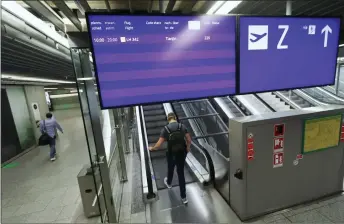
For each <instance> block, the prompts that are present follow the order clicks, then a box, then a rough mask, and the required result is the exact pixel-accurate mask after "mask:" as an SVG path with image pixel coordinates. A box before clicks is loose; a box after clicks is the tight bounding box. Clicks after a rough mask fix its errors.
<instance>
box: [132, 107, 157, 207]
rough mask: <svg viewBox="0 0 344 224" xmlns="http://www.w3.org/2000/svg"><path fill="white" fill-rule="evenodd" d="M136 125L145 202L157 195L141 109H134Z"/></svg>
mask: <svg viewBox="0 0 344 224" xmlns="http://www.w3.org/2000/svg"><path fill="white" fill-rule="evenodd" d="M135 110H136V123H137V124H136V125H137V135H136V137H137V140H138V141H137V142H138V147H139V150H140V151H139V153H140V161H141V177H142V189H143V199H144V201H145V202H149V201H151V199H154V198H155V197H156V195H157V187H156V182H155V178H154V174H153V172H152V170H153V169H152V162H151V160H150V155H149V151H148V141H147V135H146V133H145V131H146V130H145V126H144V125H145V124H144V120H143V119H142V118H143V113H142V108H140V107H138V106H137V107H136V108H135Z"/></svg>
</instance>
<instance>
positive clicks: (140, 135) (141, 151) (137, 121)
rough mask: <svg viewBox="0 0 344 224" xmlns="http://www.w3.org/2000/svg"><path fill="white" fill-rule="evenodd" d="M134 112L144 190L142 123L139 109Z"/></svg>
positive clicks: (146, 179)
mask: <svg viewBox="0 0 344 224" xmlns="http://www.w3.org/2000/svg"><path fill="white" fill-rule="evenodd" d="M135 110H136V125H137V132H138V133H137V137H138V140H139V148H140V157H141V174H142V187H143V188H145V187H147V182H148V178H147V173H146V172H145V171H146V163H145V160H144V159H143V158H144V157H145V156H144V142H143V137H142V136H143V135H142V121H141V116H140V109H139V107H138V106H136V107H135Z"/></svg>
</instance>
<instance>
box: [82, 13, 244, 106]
mask: <svg viewBox="0 0 344 224" xmlns="http://www.w3.org/2000/svg"><path fill="white" fill-rule="evenodd" d="M97 15H98V16H151V17H154V16H166V17H168V16H174V17H189V16H209V17H232V18H234V19H235V23H234V25H235V27H234V32H235V39H234V49H235V51H236V52H235V54H234V55H235V63H234V65H235V74H234V77H235V90H234V93H233V94H227V95H216V96H211V97H197V98H183V99H175V100H170V101H154V102H149V103H141V104H126V105H124V104H123V105H121V106H104V105H103V100H102V99H103V98H102V94H101V91H100V85H99V78H98V68H97V63H96V59H95V54H94V46H93V41H92V35H91V32H90V29H89V28H90V21H89V17H90V16H97ZM85 18H86V25H87V30H88V31H87V33H88V37H89V42H90V50H91V53H92V59H93V66H94V74H95V80H96V83H97V90H98V96H99V104H100V108H101V109H102V110H107V109H117V108H123V107H132V106H147V105H154V104H162V103H173V102H178V101H189V100H198V99H211V98H215V97H224V96H234V95H238V93H239V92H238V90H239V86H238V85H239V83H240V82H239V73H238V65H239V63H238V50H239V49H238V48H239V45H238V36H237V35H238V16H237V15H229V14H227V15H207V14H183V15H181V14H173V13H171V14H166V13H150V14H147V13H135V14H131V13H128V12H123V13H121V12H85Z"/></svg>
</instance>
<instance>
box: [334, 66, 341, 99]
mask: <svg viewBox="0 0 344 224" xmlns="http://www.w3.org/2000/svg"><path fill="white" fill-rule="evenodd" d="M340 68H341V66H340V65H339V64H337V69H336V82H335V85H336V89H335V90H336V95H338V92H339V79H340Z"/></svg>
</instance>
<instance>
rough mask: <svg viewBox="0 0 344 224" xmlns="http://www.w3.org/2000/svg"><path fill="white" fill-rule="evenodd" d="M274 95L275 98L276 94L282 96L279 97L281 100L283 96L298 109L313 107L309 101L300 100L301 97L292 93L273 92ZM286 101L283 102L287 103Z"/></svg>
mask: <svg viewBox="0 0 344 224" xmlns="http://www.w3.org/2000/svg"><path fill="white" fill-rule="evenodd" d="M274 94H276V95H277V96H278V94H282V96H280V97H282V98H283V96H284V97H285V98H287V99H288V100H289V101H291V102H293V103H295V104H296V105H298V106H299V107H300V108H307V107H313V106H314V105H313V104H312V103H310V102H309V101H307V100H305V99H304V98H302V97H301V96H299V95H297V94H296V93H295V92H294V91H278V92H275V93H274ZM288 100H285V101H286V102H287V103H288ZM291 106H292V105H291ZM292 107H293V106H292ZM293 108H294V109H298V108H295V107H293Z"/></svg>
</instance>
